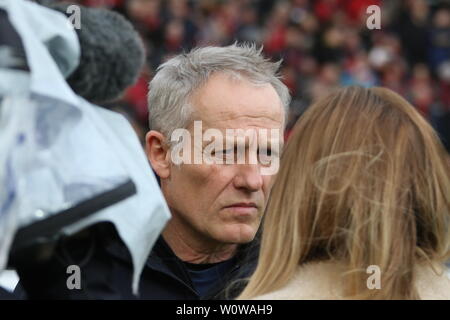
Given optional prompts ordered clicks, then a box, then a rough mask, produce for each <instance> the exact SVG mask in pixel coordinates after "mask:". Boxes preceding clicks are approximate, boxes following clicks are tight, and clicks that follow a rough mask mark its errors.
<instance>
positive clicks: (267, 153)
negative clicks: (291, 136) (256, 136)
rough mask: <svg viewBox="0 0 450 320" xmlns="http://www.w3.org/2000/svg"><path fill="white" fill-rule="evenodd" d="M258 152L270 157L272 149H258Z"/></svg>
mask: <svg viewBox="0 0 450 320" xmlns="http://www.w3.org/2000/svg"><path fill="white" fill-rule="evenodd" d="M258 154H259V155H263V156H268V157H270V156H271V155H272V149H259V150H258Z"/></svg>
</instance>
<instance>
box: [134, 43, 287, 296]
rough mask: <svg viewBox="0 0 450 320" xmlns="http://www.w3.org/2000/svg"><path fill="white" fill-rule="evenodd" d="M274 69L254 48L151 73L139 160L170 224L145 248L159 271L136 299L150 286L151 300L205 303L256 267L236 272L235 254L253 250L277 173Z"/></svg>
mask: <svg viewBox="0 0 450 320" xmlns="http://www.w3.org/2000/svg"><path fill="white" fill-rule="evenodd" d="M278 68H279V63H273V62H270V61H269V60H267V59H265V58H264V57H263V56H262V54H261V49H257V48H256V47H255V46H252V45H237V44H234V45H231V46H227V47H205V48H197V49H194V50H192V51H191V52H189V53H187V54H181V55H178V56H176V57H174V58H172V59H170V60H169V61H167V62H166V63H164V64H162V65H161V66H160V67H159V68H158V70H157V73H156V75H155V76H154V78H153V80H152V81H151V82H150V88H149V95H148V102H149V114H150V116H149V121H150V131H149V132H148V133H147V135H146V153H147V157H148V159H149V161H150V163H151V165H152V168H153V170H154V171H155V172H156V174H157V175H158V176H159V178H160V180H161V189H162V191H163V194H164V196H165V198H166V200H167V203H168V206H169V208H170V210H171V213H172V219H171V220H170V221H169V222H168V224H167V226H166V228H165V230H164V231H163V233H162V236H161V237H160V239H159V241H158V242H157V244H156V246H155V248H154V250H153V253H154V255H157V256H158V262H159V265H158V268H155V267H153V269H152V272H151V275H150V272H149V273H146V272H144V273H143V277H142V280H141V293H142V294H144V292H143V290H144V287H153V288H154V289H153V290H155V291H156V293H155V292H154V293H152V296H153V297H157V295H158V293H157V292H159V293H163V292H164V298H193V299H196V298H205V297H213V296H217V294H218V293H221V292H222V293H223V289H226V287H227V285H228V284H229V283H230V280H231V279H236V278H241V277H242V278H243V277H246V276H249V273H251V271H252V267H253V265H254V263H256V259H254V260H253V261H251V259H248V260H247V263H246V265H242V263H243V261H242V256H247V257H248V256H251V252H249V251H248V250H257V249H256V248H254V249H249V248H251V246H249V243H251V242H252V241H253V239H254V238H255V235H256V233H257V230H258V228H259V225H260V221H261V218H262V215H263V212H264V209H265V206H266V203H267V199H268V196H269V193H270V189H271V185H272V182H273V178H274V175H275V173H276V169H277V167H276V168H274V166H273V163H275V162H277V161H278V158H279V154H280V148H281V145H282V139H283V129H284V124H285V120H286V119H285V114H286V111H287V108H288V105H289V100H290V96H289V92H288V89H287V88H286V86H285V85H284V84H283V83H282V82H281V81H280V79H279V78H278V76H277V71H278ZM268 132H270V134H268ZM252 159H253V160H254V161H253V162H252ZM269 168H271V169H274V170H267V169H269ZM253 253H255V252H253ZM152 259H153V258H152V256H151V257H150V260H149V261H152ZM150 268H151V263H150ZM146 283H148V284H150V283H152V285H151V286H148V285H146ZM156 283H160V285H157V286H155V285H156ZM156 287H157V288H156ZM162 287H164V289H162ZM146 291H147V290H146ZM237 293H238V292H233V293H231V296H228V298H230V297H233V296H234V295H235V294H237ZM142 297H144V296H142ZM221 297H224V296H221Z"/></svg>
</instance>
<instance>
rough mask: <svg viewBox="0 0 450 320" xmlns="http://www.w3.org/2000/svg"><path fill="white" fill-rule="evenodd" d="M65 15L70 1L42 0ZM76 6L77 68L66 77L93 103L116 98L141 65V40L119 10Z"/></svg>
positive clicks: (142, 47)
mask: <svg viewBox="0 0 450 320" xmlns="http://www.w3.org/2000/svg"><path fill="white" fill-rule="evenodd" d="M45 5H47V6H48V7H50V8H52V9H54V10H57V11H60V12H62V13H64V14H65V15H67V16H69V15H68V13H67V8H68V7H69V6H70V5H71V4H70V3H48V2H47V3H45ZM79 8H80V18H81V19H80V21H81V23H80V29H76V32H77V35H78V39H79V42H80V47H81V59H80V64H79V66H78V68H77V69H76V70H75V71H74V72H73V73H72V74H71V75H70V76H69V77H68V78H67V82H68V83H69V85H70V87H71V88H72V89H73V90H74V92H76V93H77V94H78V95H80V96H82V97H83V98H85V99H86V100H88V101H90V102H93V103H104V102H108V101H112V100H114V99H116V98H118V97H120V96H121V95H122V94H123V92H124V91H125V89H126V88H127V87H128V86H130V85H132V84H134V82H135V81H136V80H137V77H138V76H139V72H140V70H141V68H142V66H143V64H144V59H145V50H144V45H143V43H142V40H141V38H140V36H139V34H138V33H137V31H136V30H135V29H134V28H133V26H132V25H131V23H130V22H129V21H127V20H126V19H125V18H124V17H123V16H122V15H120V14H119V13H116V12H113V11H110V10H106V9H100V8H87V7H84V6H79Z"/></svg>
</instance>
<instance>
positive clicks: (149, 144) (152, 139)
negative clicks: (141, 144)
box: [145, 130, 170, 179]
mask: <svg viewBox="0 0 450 320" xmlns="http://www.w3.org/2000/svg"><path fill="white" fill-rule="evenodd" d="M145 153H146V154H147V158H148V161H150V164H151V165H152V168H153V170H155V172H156V174H157V175H158V176H159V177H160V178H161V179H167V178H168V177H169V176H170V157H169V155H170V150H169V148H168V146H167V145H166V144H165V138H164V135H163V134H162V133H161V132H158V131H155V130H150V131H149V132H147V134H146V135H145Z"/></svg>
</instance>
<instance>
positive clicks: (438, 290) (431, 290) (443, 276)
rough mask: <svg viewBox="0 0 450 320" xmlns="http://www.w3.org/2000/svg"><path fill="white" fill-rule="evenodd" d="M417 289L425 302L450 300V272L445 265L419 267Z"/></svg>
mask: <svg viewBox="0 0 450 320" xmlns="http://www.w3.org/2000/svg"><path fill="white" fill-rule="evenodd" d="M416 289H417V292H418V293H419V296H420V298H421V299H423V300H450V271H449V269H448V268H447V267H445V265H441V264H434V265H433V266H429V265H427V266H421V267H418V269H417V272H416Z"/></svg>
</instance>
